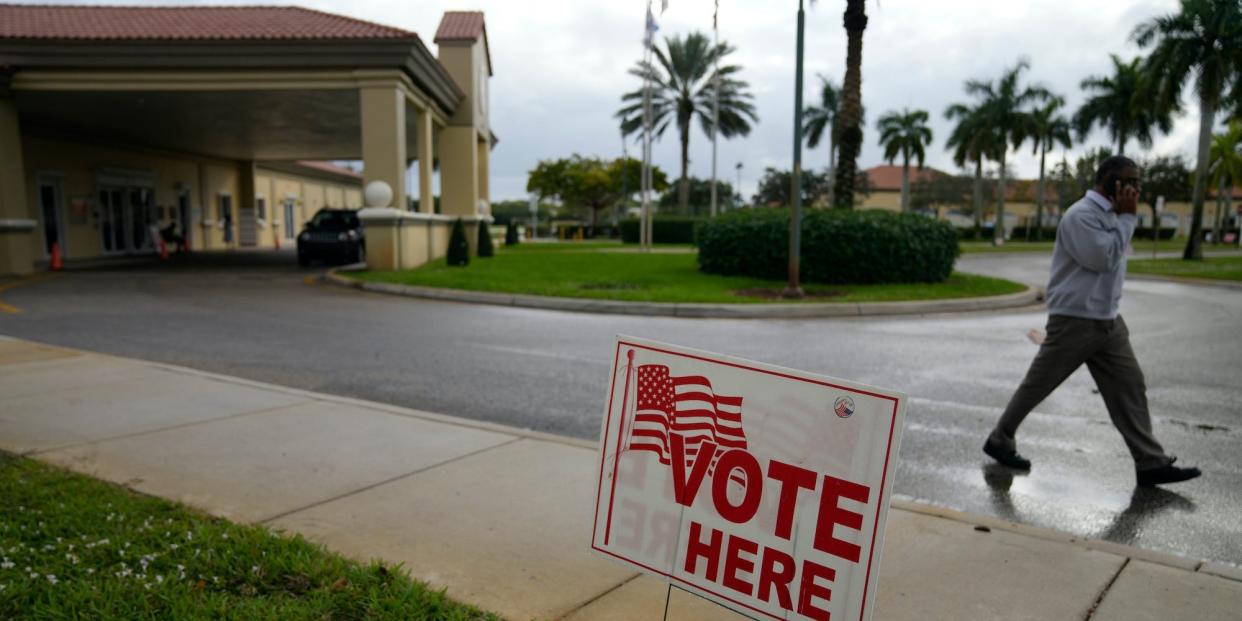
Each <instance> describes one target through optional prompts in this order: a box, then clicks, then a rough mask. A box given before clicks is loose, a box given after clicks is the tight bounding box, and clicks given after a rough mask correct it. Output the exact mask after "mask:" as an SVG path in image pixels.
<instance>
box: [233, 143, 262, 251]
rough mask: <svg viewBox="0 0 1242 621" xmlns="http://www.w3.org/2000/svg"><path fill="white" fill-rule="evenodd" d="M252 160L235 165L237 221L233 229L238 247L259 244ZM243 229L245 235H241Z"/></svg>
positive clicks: (250, 246)
mask: <svg viewBox="0 0 1242 621" xmlns="http://www.w3.org/2000/svg"><path fill="white" fill-rule="evenodd" d="M254 175H255V165H254V160H244V161H241V162H239V163H238V165H237V223H236V228H237V230H236V231H233V233H234V235H236V236H237V237H235V238H234V239H236V240H237V246H238V247H239V248H243V247H247V248H252V247H255V246H259V245H260V243H259V242H260V237H261V235H260V231H259V214H258V213H256V212H255V208H256V205H255V200H254V198H255V197H254V195H255V192H256V191H257V188H256V187H255V181H254ZM243 231H245V236H243V235H242V233H243Z"/></svg>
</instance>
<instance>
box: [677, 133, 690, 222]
mask: <svg viewBox="0 0 1242 621" xmlns="http://www.w3.org/2000/svg"><path fill="white" fill-rule="evenodd" d="M689 166H690V130H689V128H687V129H686V131H684V132H682V133H681V182H680V183H678V184H677V205H678V207H679V209H680V210H681V213H683V214H686V215H691V216H692V215H694V214H692V213H690V180H689V179H687V178H686V168H687V167H689Z"/></svg>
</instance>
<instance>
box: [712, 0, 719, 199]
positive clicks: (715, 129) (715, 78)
mask: <svg viewBox="0 0 1242 621" xmlns="http://www.w3.org/2000/svg"><path fill="white" fill-rule="evenodd" d="M719 20H720V0H716V11H715V12H714V13H712V33H713V37H714V39H715V54H716V57H715V58H714V59H713V64H714V65H715V71H714V72H713V73H712V86H713V89H712V209H711V217H713V218H715V217H716V201H717V198H716V134H718V133H719V132H720V21H719Z"/></svg>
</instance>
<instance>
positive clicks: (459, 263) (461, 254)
mask: <svg viewBox="0 0 1242 621" xmlns="http://www.w3.org/2000/svg"><path fill="white" fill-rule="evenodd" d="M446 260H447V261H448V264H449V266H450V267H465V266H467V265H469V264H470V244H469V242H467V241H466V226H465V225H464V224H462V221H461V218H458V219H457V221H456V222H454V223H453V232H452V233H449V245H448V258H447V259H446Z"/></svg>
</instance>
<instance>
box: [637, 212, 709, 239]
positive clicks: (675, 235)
mask: <svg viewBox="0 0 1242 621" xmlns="http://www.w3.org/2000/svg"><path fill="white" fill-rule="evenodd" d="M703 221H704V219H703V218H691V217H687V216H657V217H656V218H655V220H653V221H652V222H651V237H652V240H651V241H652V242H654V243H657V244H693V243H694V230H695V228H696V227H697V226H698V225H699V224H701V223H702V222H703ZM638 224H639V220H637V219H632V220H622V221H621V241H622V242H624V243H627V244H637V243H638V238H639V232H638Z"/></svg>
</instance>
